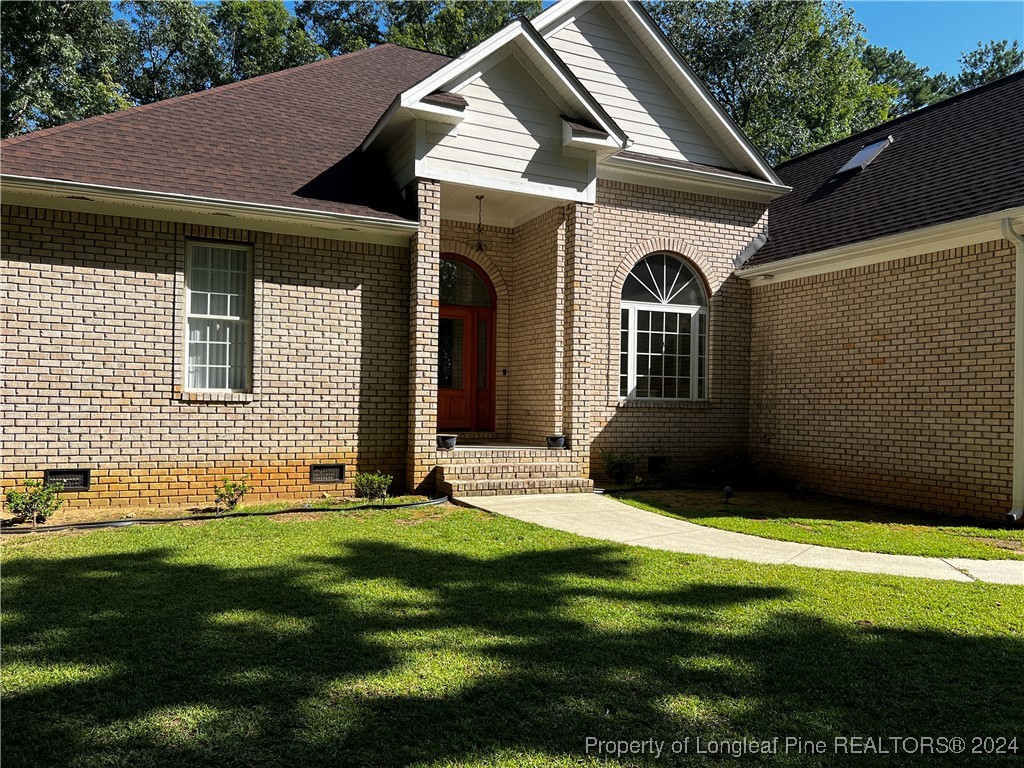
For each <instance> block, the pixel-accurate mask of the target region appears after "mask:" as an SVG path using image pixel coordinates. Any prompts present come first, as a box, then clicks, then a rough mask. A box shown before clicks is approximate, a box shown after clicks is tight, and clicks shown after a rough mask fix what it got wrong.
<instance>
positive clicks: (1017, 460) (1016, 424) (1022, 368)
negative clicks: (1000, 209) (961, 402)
mask: <svg viewBox="0 0 1024 768" xmlns="http://www.w3.org/2000/svg"><path fill="white" fill-rule="evenodd" d="M1003 235H1004V236H1005V237H1006V239H1007V240H1010V241H1011V242H1012V243H1013V244H1014V250H1015V251H1016V254H1017V262H1016V269H1015V272H1014V274H1015V276H1016V277H1015V281H1014V282H1015V297H1014V303H1015V304H1016V307H1015V312H1014V324H1013V507H1012V509H1010V512H1009V513H1008V514H1007V515H1006V519H1007V520H1008V521H1009V522H1011V523H1019V522H1020V520H1021V517H1024V235H1021V234H1020V233H1019V232H1017V231H1016V230H1015V229H1014V228H1013V222H1012V221H1011V220H1010V219H1009V218H1005V219H1003Z"/></svg>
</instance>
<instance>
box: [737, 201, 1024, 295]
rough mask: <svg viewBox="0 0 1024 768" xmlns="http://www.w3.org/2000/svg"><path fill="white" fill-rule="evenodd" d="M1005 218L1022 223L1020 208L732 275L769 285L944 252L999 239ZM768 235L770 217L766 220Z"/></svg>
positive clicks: (741, 270)
mask: <svg viewBox="0 0 1024 768" xmlns="http://www.w3.org/2000/svg"><path fill="white" fill-rule="evenodd" d="M1005 218H1009V219H1011V220H1013V221H1014V223H1015V225H1016V226H1018V227H1019V226H1020V225H1021V223H1022V222H1024V207H1022V208H1011V209H1008V210H1005V211H997V212H995V213H986V214H984V215H982V216H975V217H973V218H970V219H961V220H960V221H952V222H948V223H946V224H936V225H935V226H932V227H924V228H922V229H915V230H912V231H910V232H901V233H899V234H896V235H889V236H886V237H878V238H875V239H874V240H862V241H860V242H857V243H849V244H847V245H841V246H838V247H836V248H829V249H828V250H824V251H817V252H815V253H807V254H803V255H801V256H793V257H792V258H789V259H783V260H782V261H773V262H770V263H768V264H760V265H758V266H756V267H748V268H746V269H738V270H736V272H735V274H736V276H737V277H742V278H743V279H744V280H755V281H756V282H755V285H771V284H772V283H780V282H785V281H788V280H798V279H799V278H802V277H813V276H814V275H824V274H828V273H829V272H840V271H842V270H845V269H853V268H855V267H864V266H868V265H870V264H881V263H883V262H886V261H897V260H899V259H905V258H907V257H910V256H918V255H920V254H924V253H934V252H936V251H947V250H951V249H953V248H962V247H964V246H966V245H973V244H975V243H984V242H988V241H990V240H1002V239H1003V233H1002V229H1001V226H1002V220H1003V219H1005ZM768 235H769V238H770V237H771V218H770V216H769V219H768Z"/></svg>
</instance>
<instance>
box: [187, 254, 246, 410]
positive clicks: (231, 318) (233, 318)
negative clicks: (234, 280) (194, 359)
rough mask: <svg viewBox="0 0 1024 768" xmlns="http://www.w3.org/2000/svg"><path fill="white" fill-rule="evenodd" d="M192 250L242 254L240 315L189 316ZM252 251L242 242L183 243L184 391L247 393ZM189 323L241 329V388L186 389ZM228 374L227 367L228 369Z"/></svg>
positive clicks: (191, 314) (229, 377)
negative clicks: (213, 323) (214, 322)
mask: <svg viewBox="0 0 1024 768" xmlns="http://www.w3.org/2000/svg"><path fill="white" fill-rule="evenodd" d="M196 247H207V248H211V247H212V248H223V249H228V250H234V251H240V252H242V253H244V254H245V281H244V285H245V293H244V294H243V303H244V305H245V312H244V313H243V314H241V315H209V314H206V315H200V314H193V313H192V263H193V249H194V248H196ZM253 261H254V259H253V248H252V246H251V245H247V244H245V243H232V242H221V241H215V240H186V241H185V308H184V312H183V315H184V322H183V329H182V336H183V347H182V360H181V366H182V367H181V371H182V374H181V375H182V389H183V391H185V392H204V393H251V392H252V382H253V375H252V370H253V314H254V312H253V301H254V298H255V297H254V294H255V291H254V279H253ZM191 320H224V321H227V322H232V323H238V324H239V325H240V327H241V338H242V343H243V344H244V345H245V347H244V349H243V350H242V355H241V357H242V360H243V361H244V365H245V372H244V376H243V386H242V387H241V388H232V387H230V386H225V387H223V388H220V387H215V388H211V387H191V386H189V341H190V340H189V335H190V333H189V330H190V321H191ZM228 360H230V352H229V353H228ZM229 371H230V368H229ZM230 382H231V376H230V372H229V374H228V376H227V382H226V383H227V384H229V385H230Z"/></svg>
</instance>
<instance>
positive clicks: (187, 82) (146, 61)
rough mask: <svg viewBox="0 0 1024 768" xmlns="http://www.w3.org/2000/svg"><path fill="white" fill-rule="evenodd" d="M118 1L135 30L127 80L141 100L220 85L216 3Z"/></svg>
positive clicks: (127, 53) (124, 61) (124, 57)
mask: <svg viewBox="0 0 1024 768" xmlns="http://www.w3.org/2000/svg"><path fill="white" fill-rule="evenodd" d="M33 5H35V3H33ZM117 5H118V10H119V11H120V12H121V13H122V14H123V15H124V16H125V18H126V19H127V20H128V23H129V24H130V25H131V29H132V39H131V41H130V42H129V44H128V45H127V46H126V47H125V48H124V50H123V51H122V52H121V70H122V72H121V77H122V80H121V82H122V83H123V84H124V86H125V88H126V89H127V90H128V93H129V94H130V95H131V97H132V99H133V100H134V101H135V102H136V103H137V104H149V103H150V102H154V101H161V100H163V99H169V98H171V97H172V96H181V95H183V94H186V93H194V92H195V91H201V90H203V89H205V88H210V87H211V86H214V85H218V84H220V82H221V66H220V61H219V57H218V50H217V33H216V31H215V29H214V24H213V19H212V15H211V9H212V8H213V7H214V6H206V5H194V4H193V3H192V2H190V0H122V2H119V3H118V4H117Z"/></svg>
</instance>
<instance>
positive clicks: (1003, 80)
mask: <svg viewBox="0 0 1024 768" xmlns="http://www.w3.org/2000/svg"><path fill="white" fill-rule="evenodd" d="M1022 78H1024V70H1021V71H1020V72H1012V73H1010V74H1009V75H1004V76H1003V77H1000V78H999V79H998V80H993V81H992V82H991V83H985V84H984V85H979V86H978V87H977V88H971V89H970V90H968V91H964V92H963V93H958V94H956V95H955V96H950V97H948V98H945V99H942V100H941V101H937V102H935V103H934V104H928V105H927V106H924V107H921V108H920V109H915V110H914V111H913V112H908V113H907V114H905V115H900V116H899V117H894V118H893V119H892V120H887V121H886V122H884V123H879V124H878V125H875V126H872V127H871V128H865V129H864V130H862V131H857V133H851V134H850V135H849V136H846V137H844V138H842V139H839V140H838V141H833V142H831V143H829V144H826V145H825V146H823V147H818V148H817V149H812V150H811V151H810V152H805V153H804V154H802V155H797V156H796V157H791V158H790V159H789V160H786V161H785V162H782V163H779V164H778V165H776V166H775V169H776V170H778V169H779V168H782V167H783V166H786V165H789V164H790V163H795V162H796V161H797V160H803V159H805V158H808V157H811V156H812V155H816V154H818V153H820V152H824V151H825V150H827V149H832V148H834V147H837V146H839V145H840V144H845V143H846V142H849V141H853V140H855V139H857V138H860V137H862V136H864V135H865V134H868V133H871V132H873V131H877V130H880V129H884V128H888V127H889V126H892V125H895V124H897V123H904V122H906V121H908V120H909V119H911V118H913V117H918V116H920V115H921V114H922V113H925V112H927V113H928V114H932V112H934V111H935V110H938V109H940V108H942V107H947V106H950V105H952V104H960V103H962V102H964V101H966V100H968V99H970V98H973V97H975V96H977V95H978V94H980V93H982V92H987V91H989V90H992V89H993V88H994V87H996V86H1000V85H1006V84H1007V83H1009V82H1011V81H1013V80H1017V79H1022Z"/></svg>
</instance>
